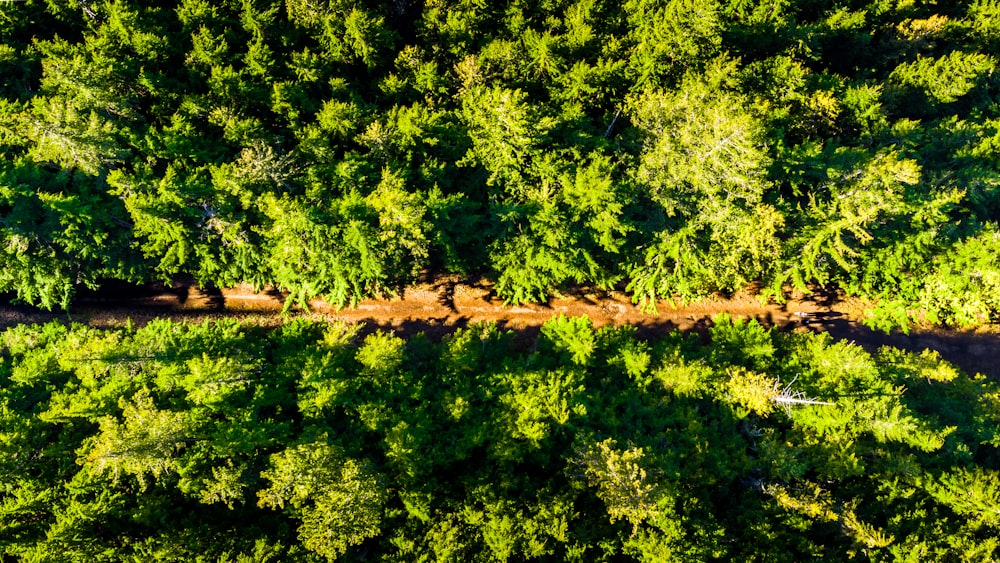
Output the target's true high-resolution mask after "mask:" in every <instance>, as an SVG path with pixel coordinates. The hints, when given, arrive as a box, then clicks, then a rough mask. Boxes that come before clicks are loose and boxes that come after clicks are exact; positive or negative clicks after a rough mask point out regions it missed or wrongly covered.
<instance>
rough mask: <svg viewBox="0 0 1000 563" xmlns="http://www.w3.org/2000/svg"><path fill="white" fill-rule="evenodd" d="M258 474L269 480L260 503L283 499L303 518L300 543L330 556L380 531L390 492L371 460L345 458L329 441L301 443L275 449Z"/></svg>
mask: <svg viewBox="0 0 1000 563" xmlns="http://www.w3.org/2000/svg"><path fill="white" fill-rule="evenodd" d="M261 476H262V477H263V478H265V479H266V480H268V481H269V483H270V485H269V486H268V488H266V489H263V490H261V491H260V492H259V493H258V496H259V497H260V500H259V502H258V504H259V505H260V506H261V507H270V508H276V509H285V505H286V504H287V505H288V506H289V509H288V510H289V511H291V512H292V513H293V514H295V515H296V516H297V517H298V518H299V519H300V520H301V522H302V524H301V525H300V526H299V537H300V538H301V540H302V542H303V544H304V545H305V546H306V548H308V549H309V550H311V551H313V552H315V553H318V554H319V555H321V556H323V557H325V558H326V559H327V560H329V561H332V560H334V559H336V558H337V557H338V556H340V555H342V554H344V553H346V552H347V550H348V549H349V548H350V547H352V546H355V545H358V544H360V543H361V542H363V541H364V540H365V539H367V538H370V537H373V536H376V535H378V534H379V533H380V531H381V523H382V512H383V510H384V508H383V506H384V505H385V503H386V501H387V499H388V493H387V491H386V490H385V486H384V485H383V484H382V482H381V478H380V476H379V475H378V473H377V472H376V471H375V470H374V467H373V466H372V464H371V463H370V462H367V461H363V460H362V461H358V460H355V459H350V458H345V457H344V455H343V452H342V451H341V450H340V448H338V447H337V446H335V445H333V444H329V443H326V442H325V441H317V442H314V443H308V444H299V445H297V446H294V447H291V448H289V449H287V450H285V451H283V452H281V453H278V454H274V455H273V456H271V461H270V469H268V470H267V471H265V472H263V473H262V474H261Z"/></svg>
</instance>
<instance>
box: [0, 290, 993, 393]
mask: <svg viewBox="0 0 1000 563" xmlns="http://www.w3.org/2000/svg"><path fill="white" fill-rule="evenodd" d="M788 297H789V299H788V301H787V302H786V303H785V304H776V303H773V302H770V303H763V302H762V301H761V299H760V298H759V297H758V296H756V295H755V294H754V292H753V291H752V289H751V290H748V291H745V292H741V293H737V294H735V295H732V296H728V297H723V296H716V297H711V298H708V299H704V300H702V301H699V302H697V303H690V304H671V303H669V302H663V303H660V304H658V307H657V311H656V312H645V311H642V310H640V309H639V308H637V307H636V306H635V305H633V304H632V303H631V302H630V300H629V299H628V297H627V296H626V295H624V294H621V293H619V292H615V291H611V292H605V291H595V290H589V289H579V290H574V291H572V292H567V293H566V294H565V295H561V296H558V297H556V298H553V299H551V300H550V301H549V302H548V303H547V304H542V305H523V306H505V305H504V304H503V302H502V301H501V300H499V299H498V298H497V297H496V295H495V294H494V292H493V290H492V286H491V284H489V283H488V282H470V281H468V280H459V279H456V278H447V279H441V280H436V281H433V282H427V283H422V284H418V285H415V286H412V287H409V288H407V289H405V290H404V291H403V292H401V294H400V295H399V296H396V297H393V298H389V299H370V300H365V301H362V302H361V303H358V305H357V306H356V307H353V308H345V309H341V310H336V309H335V308H333V307H331V306H329V305H328V304H327V303H325V302H322V301H313V302H311V303H310V309H311V310H310V311H309V312H303V311H292V312H291V313H289V314H290V315H293V316H302V315H305V316H310V317H315V318H318V319H324V320H340V321H347V322H352V323H354V322H361V323H365V324H366V325H367V327H368V329H369V330H375V329H382V330H393V331H395V332H397V333H399V334H403V335H409V334H415V333H417V332H424V333H426V334H428V336H431V337H435V338H436V337H440V336H442V335H443V334H446V333H448V332H451V331H452V330H454V329H455V328H456V327H462V326H466V325H468V324H471V323H476V322H482V321H490V322H496V323H498V324H499V325H501V326H502V327H503V328H506V329H509V330H514V331H516V332H518V333H519V334H521V335H523V336H524V337H526V338H530V337H532V336H534V335H536V334H537V332H538V329H539V327H540V326H541V324H542V323H544V322H545V321H546V320H548V319H550V318H552V317H554V316H558V315H567V316H578V315H586V316H587V317H589V318H590V319H591V321H592V322H593V323H594V325H595V326H604V325H609V324H610V325H633V326H636V327H637V328H638V331H639V334H640V335H641V336H644V337H651V336H655V335H657V334H663V333H666V332H669V331H671V330H674V329H678V330H682V331H695V332H698V333H701V334H705V331H706V329H707V328H708V327H709V326H711V322H712V321H711V319H712V318H713V317H715V316H716V315H718V314H720V313H728V314H729V315H732V316H734V317H742V318H754V319H757V320H758V321H759V322H760V323H761V324H763V325H765V326H773V327H777V328H778V329H779V330H813V331H825V332H829V333H830V334H831V336H833V337H835V338H837V339H846V340H851V341H854V342H856V343H857V344H859V345H861V346H863V347H865V348H866V349H869V350H874V349H877V348H878V347H880V346H884V345H891V346H895V347H898V348H903V349H906V350H911V351H915V352H921V351H923V350H925V349H928V348H929V349H932V350H937V351H938V352H939V353H940V354H941V356H942V357H944V358H945V359H947V360H949V361H951V362H952V363H954V364H956V365H958V366H959V367H961V368H962V369H964V370H965V371H966V372H969V373H977V372H978V373H982V374H984V375H987V376H990V377H993V378H996V379H1000V334H996V333H988V332H959V331H950V330H944V329H927V330H920V331H914V332H911V334H909V335H905V334H901V333H894V334H890V335H887V334H884V333H881V332H876V331H873V330H871V329H869V328H867V327H866V326H864V325H863V324H861V323H860V322H859V321H860V319H861V317H862V315H863V311H864V310H865V308H866V307H867V304H866V303H864V302H861V301H858V300H856V299H845V298H844V297H843V296H842V295H839V294H837V293H836V292H826V291H814V292H812V293H810V294H798V293H792V294H791V295H789V296H788ZM284 300H285V295H284V294H282V293H281V292H278V291H274V290H271V291H264V292H255V291H253V290H252V289H251V288H249V287H245V286H240V287H235V288H232V289H223V290H204V289H201V288H198V287H197V286H195V285H194V284H192V283H190V282H183V281H182V282H176V283H174V284H172V286H171V287H164V286H157V285H151V286H146V287H132V286H117V287H105V288H104V289H103V290H101V291H98V292H85V293H83V294H81V295H80V296H79V298H78V299H77V300H76V305H75V306H74V308H73V309H72V310H71V311H70V313H69V314H67V313H46V312H41V311H38V310H36V309H33V308H30V307H23V306H14V305H0V327H5V326H11V325H13V324H19V323H25V322H44V321H47V320H53V319H62V320H66V319H67V318H68V319H69V320H72V321H74V322H82V323H85V324H90V325H94V326H113V325H121V324H123V323H124V322H125V321H126V319H131V320H132V322H134V323H135V324H137V325H141V324H144V323H145V322H148V321H149V320H152V319H155V318H163V317H170V318H174V319H188V320H195V321H199V320H202V319H206V318H217V317H222V316H225V317H239V318H243V319H245V320H248V321H251V322H254V323H258V324H264V325H276V324H278V323H280V322H282V320H283V318H284V317H283V316H282V314H281V311H282V308H283V306H284Z"/></svg>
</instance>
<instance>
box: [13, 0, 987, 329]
mask: <svg viewBox="0 0 1000 563" xmlns="http://www.w3.org/2000/svg"><path fill="white" fill-rule="evenodd" d="M998 13H1000V12H998V9H997V6H996V3H995V2H992V1H988V0H975V1H964V0H963V1H959V2H949V3H946V4H939V3H934V2H911V1H903V0H898V1H897V0H885V1H878V2H875V1H870V2H856V1H851V2H848V1H845V0H823V1H820V2H815V1H808V2H807V1H798V0H788V1H782V2H777V3H775V2H756V1H746V0H669V1H665V0H641V1H632V0H630V1H628V2H617V3H616V2H604V1H600V0H552V1H547V2H541V3H524V2H521V3H518V2H501V3H492V4H489V5H486V4H483V3H482V2H470V1H466V0H427V1H426V2H413V1H409V0H399V1H396V2H392V3H384V2H364V1H353V2H348V1H346V0H315V1H314V0H308V1H306V0H302V1H299V0H296V1H294V2H293V1H288V2H283V3H282V2H275V1H272V0H240V1H234V0H223V1H220V2H211V3H210V2H205V1H203V0H183V1H178V2H173V3H167V4H157V5H155V6H153V5H149V4H148V3H142V2H136V1H134V0H115V1H106V2H104V1H102V2H77V3H73V2H64V1H61V0H60V1H56V0H46V1H42V0H24V1H19V2H5V3H3V4H2V5H0V41H2V45H0V154H2V156H3V158H2V159H0V237H2V240H0V252H2V258H0V260H2V262H3V266H4V267H3V268H0V291H5V292H13V293H14V294H16V295H17V297H18V298H19V299H21V300H23V301H26V302H28V303H32V304H39V305H41V306H44V307H55V306H61V307H66V306H67V305H68V304H69V303H70V302H71V300H72V296H73V294H74V292H75V290H76V289H77V288H78V287H79V286H80V285H81V284H82V285H87V286H94V285H96V284H99V283H100V282H101V280H106V279H117V280H126V281H132V282H143V281H151V280H156V279H162V280H170V279H172V278H173V277H174V276H176V275H178V274H187V275H191V276H194V277H195V278H196V279H197V280H198V281H199V282H200V283H202V284H206V285H216V286H228V285H233V284H237V283H249V284H252V285H255V286H258V287H261V286H265V285H272V286H276V287H278V288H280V289H283V290H287V291H288V292H289V293H290V296H291V297H290V303H306V302H307V301H308V300H309V299H312V298H315V297H323V298H325V299H327V300H329V301H330V302H331V303H333V304H335V305H338V306H343V305H348V304H351V303H355V302H357V301H358V300H360V299H363V298H366V297H371V296H377V295H385V294H389V293H393V292H394V291H396V290H398V289H399V288H400V287H403V286H405V285H406V284H407V283H409V282H412V281H413V280H414V279H415V278H416V277H417V276H418V275H421V274H423V273H432V274H455V273H458V274H475V275H483V276H485V277H487V278H488V279H490V280H492V281H493V282H495V284H496V290H497V292H498V294H499V295H500V296H501V297H502V298H503V299H504V300H506V301H507V302H509V303H522V302H532V301H536V302H537V301H544V300H546V299H547V298H548V297H549V296H550V295H552V294H553V292H557V291H559V290H560V289H562V288H566V287H567V286H568V285H574V284H588V285H594V286H597V287H604V288H610V287H617V288H619V289H626V290H627V291H629V292H630V293H631V295H632V296H633V298H634V299H635V301H636V302H640V303H646V304H648V305H650V306H652V304H654V303H655V302H656V301H658V300H661V299H675V298H679V299H697V298H699V297H701V296H704V295H707V294H709V293H712V292H717V291H722V292H729V291H734V290H739V289H742V288H744V287H746V286H747V285H748V284H750V283H754V282H757V283H760V284H761V286H762V287H766V288H769V290H768V295H772V296H774V297H776V298H778V299H780V298H782V296H783V295H784V292H785V290H786V289H787V288H788V287H789V286H790V285H791V286H794V287H797V288H799V289H805V288H808V287H811V286H812V285H813V284H819V285H833V286H837V287H839V288H841V289H843V290H845V291H847V292H848V293H850V294H852V295H858V296H863V297H866V298H871V299H873V300H875V302H877V304H878V306H877V308H876V309H875V310H874V311H873V314H872V316H871V322H872V323H873V324H874V325H876V326H881V327H885V328H890V327H897V326H902V327H905V326H906V325H907V324H908V323H909V322H910V321H912V320H916V319H922V320H926V321H930V322H935V323H945V324H950V325H956V326H969V325H977V324H983V323H990V322H995V321H996V320H997V317H998V314H1000V313H998V302H997V300H996V297H995V295H996V293H997V291H996V290H997V288H998V283H1000V282H998V279H1000V278H998V276H1000V264H998V260H1000V259H998V256H1000V254H998V248H997V246H996V245H997V243H996V241H997V240H998V234H997V222H996V221H997V217H1000V199H998V197H997V195H996V194H997V193H1000V190H998V189H997V184H998V182H1000V169H998V168H997V162H1000V158H998V150H1000V149H998V146H1000V142H998V140H997V139H998V138H1000V137H998V134H1000V133H998V123H1000V116H998V115H997V110H996V107H997V105H996V103H995V96H996V90H997V78H996V72H995V71H996V66H997V58H996V54H995V53H996V52H997V46H998V42H997V33H996V32H995V30H994V29H995V27H996V26H995V25H994V24H995V23H997V21H1000V20H998V17H1000V16H998V15H997V14H998Z"/></svg>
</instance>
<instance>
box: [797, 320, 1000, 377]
mask: <svg viewBox="0 0 1000 563" xmlns="http://www.w3.org/2000/svg"><path fill="white" fill-rule="evenodd" d="M808 326H809V328H811V329H814V330H818V331H825V332H828V333H830V336H832V337H834V338H835V339H837V340H848V341H853V342H854V343H856V344H858V345H859V346H861V347H862V348H864V349H865V350H867V351H869V352H875V351H877V350H878V349H879V348H881V347H882V346H892V347H894V348H899V349H901V350H906V351H908V352H914V353H918V354H919V353H921V352H923V351H924V350H928V349H929V350H936V351H937V352H938V353H939V354H941V357H942V358H944V359H945V360H947V361H949V362H951V363H952V364H955V365H956V366H958V367H959V368H961V369H962V370H963V371H965V372H966V373H969V374H975V373H981V374H983V375H985V376H987V377H990V378H992V379H994V380H1000V335H995V334H992V335H991V334H974V333H968V332H952V333H944V332H927V333H915V334H903V333H901V332H893V333H891V334H886V333H884V332H879V331H876V330H872V329H870V328H868V327H866V326H864V325H862V324H860V323H856V322H852V321H848V320H846V319H843V318H830V319H827V320H823V321H817V322H813V323H810V325H808Z"/></svg>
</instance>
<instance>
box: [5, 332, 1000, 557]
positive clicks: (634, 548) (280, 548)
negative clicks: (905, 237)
mask: <svg viewBox="0 0 1000 563" xmlns="http://www.w3.org/2000/svg"><path fill="white" fill-rule="evenodd" d="M709 337H710V342H709V341H705V340H703V339H701V338H699V337H698V336H697V335H684V334H681V333H679V332H674V333H672V334H669V335H664V336H663V337H661V338H656V339H648V340H644V339H639V338H636V334H635V329H634V328H632V327H617V328H616V327H605V328H601V329H594V328H593V327H592V325H591V323H590V321H589V320H588V319H587V318H585V317H575V318H574V317H557V318H554V319H553V320H551V321H549V322H548V323H546V324H545V325H544V326H543V327H542V328H541V329H540V331H539V332H538V333H537V334H534V335H531V334H520V335H519V334H515V333H513V332H510V331H505V330H501V329H499V328H498V327H497V326H496V325H491V324H482V325H471V326H469V327H467V328H465V329H458V330H457V331H456V332H454V333H453V334H451V335H449V336H446V337H444V338H443V339H441V340H440V341H431V340H430V339H428V338H426V337H424V336H422V335H414V336H410V337H408V338H406V339H404V338H401V337H399V336H396V335H394V334H392V333H389V332H384V331H378V330H374V331H373V330H364V329H363V327H362V326H361V325H348V324H343V323H339V324H338V323H327V322H317V321H310V320H307V319H304V318H299V319H293V320H289V321H288V322H285V323H283V324H282V325H281V326H280V327H278V328H273V329H270V330H265V329H262V328H261V327H259V326H255V325H251V324H240V323H239V322H237V321H235V320H220V321H217V322H205V323H201V324H195V323H179V322H174V321H170V320H158V321H153V322H151V323H149V324H147V325H145V326H144V327H141V328H137V327H134V326H131V325H125V326H121V327H118V328H105V329H96V328H90V327H86V326H83V325H72V326H67V325H66V324H64V323H59V322H53V323H49V324H44V325H29V324H22V325H19V326H16V327H13V328H9V329H7V330H5V331H3V332H2V333H0V559H3V560H4V561H8V560H9V561H38V562H45V561H52V562H60V563H62V562H67V561H69V562H75V561H79V562H82V563H84V562H85V563H93V562H103V561H108V562H118V561H135V562H139V561H142V562H148V561H204V562H209V561H211V562H232V563H235V562H244V563H250V562H255V563H262V562H268V561H270V562H275V563H277V562H285V561H303V562H317V563H318V562H322V561H332V560H339V561H460V562H469V561H484V562H485V561H526V560H538V561H579V562H588V563H589V562H599V561H609V562H610V561H649V562H657V563H663V562H670V561H757V562H768V563H772V562H789V563H791V562H799V561H837V562H841V561H901V562H914V563H916V562H925V561H935V562H950V561H955V562H959V561H962V562H983V561H991V560H996V559H997V558H998V557H1000V508H998V507H1000V471H998V466H1000V385H998V384H997V383H996V382H993V381H989V380H986V379H984V378H983V377H982V376H976V377H970V376H968V375H966V374H964V373H962V372H960V371H958V370H956V369H955V368H954V367H952V366H951V365H949V364H948V363H946V362H944V361H942V360H940V358H938V357H937V355H936V353H933V352H925V353H923V354H920V355H915V354H909V353H904V352H900V351H898V350H895V349H891V348H883V349H881V350H879V351H877V352H875V353H869V352H866V351H864V350H863V349H861V348H860V347H859V346H857V345H854V344H851V343H846V342H834V341H832V340H831V339H830V337H829V336H827V335H825V334H816V333H811V332H808V331H804V332H797V331H792V332H779V331H775V330H770V329H765V328H763V327H761V326H760V325H759V324H757V322H756V321H753V320H750V321H744V320H734V319H731V318H729V317H726V316H721V317H718V318H716V319H715V323H714V325H713V326H712V327H711V328H710V334H709Z"/></svg>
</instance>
